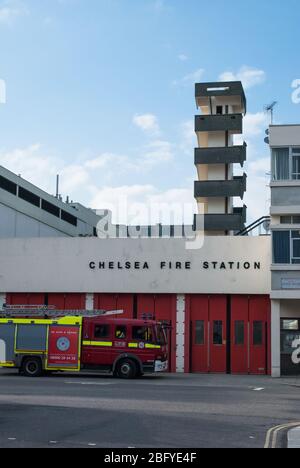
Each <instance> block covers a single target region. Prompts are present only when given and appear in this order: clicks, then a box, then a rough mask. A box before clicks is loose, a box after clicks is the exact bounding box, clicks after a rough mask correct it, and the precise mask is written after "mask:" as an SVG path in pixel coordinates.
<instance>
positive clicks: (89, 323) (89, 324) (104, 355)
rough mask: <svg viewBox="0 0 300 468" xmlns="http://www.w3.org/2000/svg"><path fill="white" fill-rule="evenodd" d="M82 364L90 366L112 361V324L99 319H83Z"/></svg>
mask: <svg viewBox="0 0 300 468" xmlns="http://www.w3.org/2000/svg"><path fill="white" fill-rule="evenodd" d="M85 322H86V323H85V326H84V331H83V347H82V364H85V365H88V366H90V367H97V366H98V367H101V366H110V365H111V363H112V346H113V339H112V333H113V326H112V325H111V324H105V323H101V322H100V321H99V322H97V321H94V320H85Z"/></svg>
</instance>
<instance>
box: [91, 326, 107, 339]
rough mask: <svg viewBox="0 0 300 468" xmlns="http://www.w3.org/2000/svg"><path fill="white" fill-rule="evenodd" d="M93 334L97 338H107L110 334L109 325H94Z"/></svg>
mask: <svg viewBox="0 0 300 468" xmlns="http://www.w3.org/2000/svg"><path fill="white" fill-rule="evenodd" d="M94 336H95V338H96V339H97V340H99V339H101V338H109V336H110V327H109V325H95V333H94Z"/></svg>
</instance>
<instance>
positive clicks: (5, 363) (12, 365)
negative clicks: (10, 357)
mask: <svg viewBox="0 0 300 468" xmlns="http://www.w3.org/2000/svg"><path fill="white" fill-rule="evenodd" d="M0 367H15V363H14V362H0Z"/></svg>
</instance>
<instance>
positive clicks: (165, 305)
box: [137, 294, 176, 372]
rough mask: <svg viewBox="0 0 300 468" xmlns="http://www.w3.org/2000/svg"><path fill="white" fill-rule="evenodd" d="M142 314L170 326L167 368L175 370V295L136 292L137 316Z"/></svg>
mask: <svg viewBox="0 0 300 468" xmlns="http://www.w3.org/2000/svg"><path fill="white" fill-rule="evenodd" d="M144 316H149V317H152V318H153V319H154V320H157V321H161V322H165V323H166V324H167V325H169V326H170V328H169V332H168V343H169V364H170V367H169V370H170V371H171V372H175V371H176V295H173V294H157V295H154V294H138V296H137V318H143V317H144Z"/></svg>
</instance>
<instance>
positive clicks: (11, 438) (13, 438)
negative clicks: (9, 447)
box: [7, 437, 17, 442]
mask: <svg viewBox="0 0 300 468" xmlns="http://www.w3.org/2000/svg"><path fill="white" fill-rule="evenodd" d="M7 440H9V441H11V442H14V441H15V440H17V439H16V438H15V437H9V438H8V439H7Z"/></svg>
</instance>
